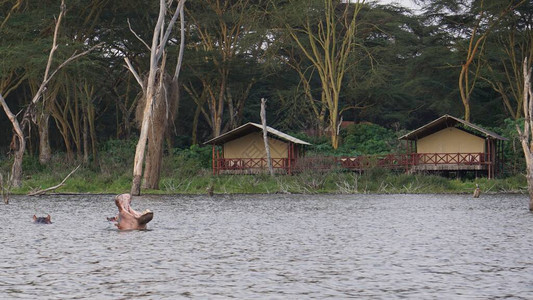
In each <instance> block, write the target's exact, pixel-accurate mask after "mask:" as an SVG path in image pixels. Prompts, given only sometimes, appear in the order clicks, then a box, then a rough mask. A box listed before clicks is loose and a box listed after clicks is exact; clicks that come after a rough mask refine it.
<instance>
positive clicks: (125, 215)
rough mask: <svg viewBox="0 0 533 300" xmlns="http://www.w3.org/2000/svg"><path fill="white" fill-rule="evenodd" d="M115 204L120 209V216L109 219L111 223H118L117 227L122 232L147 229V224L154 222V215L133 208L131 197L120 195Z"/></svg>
mask: <svg viewBox="0 0 533 300" xmlns="http://www.w3.org/2000/svg"><path fill="white" fill-rule="evenodd" d="M115 204H116V205H117V207H118V215H117V216H116V217H114V218H108V220H109V221H113V222H116V224H115V225H116V226H117V227H118V229H121V230H133V229H146V224H148V222H150V221H152V218H153V217H154V213H153V212H151V211H150V210H149V209H146V210H145V211H143V212H142V213H139V212H138V211H136V210H134V209H133V208H132V207H131V205H130V204H131V195H130V194H120V195H118V196H116V197H115Z"/></svg>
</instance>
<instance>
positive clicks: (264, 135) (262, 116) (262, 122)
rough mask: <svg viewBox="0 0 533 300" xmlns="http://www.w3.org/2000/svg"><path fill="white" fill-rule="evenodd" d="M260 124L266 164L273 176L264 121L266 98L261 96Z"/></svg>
mask: <svg viewBox="0 0 533 300" xmlns="http://www.w3.org/2000/svg"><path fill="white" fill-rule="evenodd" d="M261 125H263V140H264V141H265V151H266V155H267V166H268V171H269V172H270V176H274V168H272V157H271V156H270V146H269V145H268V130H267V123H266V99H265V98H261Z"/></svg>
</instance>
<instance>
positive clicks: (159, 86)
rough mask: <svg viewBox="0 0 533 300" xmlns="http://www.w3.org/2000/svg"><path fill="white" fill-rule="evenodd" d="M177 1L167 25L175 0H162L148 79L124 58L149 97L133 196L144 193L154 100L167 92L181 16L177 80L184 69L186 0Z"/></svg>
mask: <svg viewBox="0 0 533 300" xmlns="http://www.w3.org/2000/svg"><path fill="white" fill-rule="evenodd" d="M176 1H177V3H178V4H177V8H176V11H175V12H174V14H173V16H172V19H171V20H170V21H169V22H168V24H165V17H166V15H167V11H168V8H169V7H170V5H171V4H173V3H174V0H171V1H168V6H167V3H165V0H160V2H159V16H158V18H157V22H156V25H155V27H154V31H153V36H152V45H151V47H150V48H149V49H150V69H149V70H148V77H147V79H146V81H144V80H142V78H141V76H140V75H139V72H137V71H136V70H135V68H134V67H133V65H132V64H131V62H130V60H129V59H128V58H127V57H125V58H124V60H125V62H126V65H127V68H128V69H129V70H130V72H131V73H132V74H133V76H134V77H135V79H136V80H137V83H139V85H140V86H141V88H142V91H143V97H144V98H145V101H144V109H143V114H142V116H143V117H142V122H141V131H140V134H139V141H138V142H137V147H136V149H135V160H134V163H133V181H132V186H131V195H134V196H137V195H140V194H141V177H142V173H143V165H144V161H145V151H146V144H147V141H148V134H149V130H150V128H151V127H152V125H151V124H152V121H153V118H152V113H153V109H154V101H155V100H156V99H157V98H159V97H158V96H159V95H160V94H161V93H165V92H166V91H165V88H164V80H163V78H164V75H165V69H164V66H165V62H166V55H165V47H166V44H167V41H168V39H169V36H170V33H171V32H172V28H173V27H174V24H175V23H176V20H177V19H178V16H179V17H180V20H181V45H180V53H179V56H178V62H177V63H176V69H175V72H174V76H173V78H172V80H173V81H176V82H177V80H178V76H179V71H180V69H181V63H182V58H183V49H184V35H185V33H184V32H185V28H184V17H183V15H184V12H183V11H184V5H185V1H186V0H176ZM132 32H133V30H132ZM133 34H135V36H136V37H137V38H138V39H139V40H141V42H143V44H144V45H146V46H148V44H147V43H145V42H144V41H143V40H142V39H141V38H140V37H139V36H138V35H137V34H136V33H135V32H133Z"/></svg>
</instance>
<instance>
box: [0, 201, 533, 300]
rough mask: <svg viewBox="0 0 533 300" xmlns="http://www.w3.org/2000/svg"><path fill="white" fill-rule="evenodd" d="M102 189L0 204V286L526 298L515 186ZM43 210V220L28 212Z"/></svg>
mask: <svg viewBox="0 0 533 300" xmlns="http://www.w3.org/2000/svg"><path fill="white" fill-rule="evenodd" d="M132 206H133V207H134V208H135V209H136V210H144V209H145V208H150V209H151V210H152V211H154V219H153V220H152V222H150V223H149V224H148V226H149V230H147V231H128V232H120V231H118V230H117V229H116V228H115V227H114V226H113V224H111V223H109V222H108V221H107V220H106V217H108V216H113V215H115V214H116V211H117V210H116V207H115V204H114V202H113V195H91V196H43V197H33V198H30V197H22V196H12V197H11V198H10V204H9V205H0V207H1V208H0V211H1V213H0V227H1V233H0V242H1V248H0V249H1V250H0V298H1V299H17V298H22V299H36V298H39V299H87V298H92V299H143V298H144V299H181V298H197V299H225V298H238V299H252V298H260V299H309V298H316V299H323V298H328V297H329V298H335V299H342V298H364V299H395V298H417V299H465V298H466V299H472V298H478V299H494V298H504V297H511V298H517V299H520V298H522V299H533V214H532V213H530V212H529V211H528V209H527V207H528V199H527V196H525V195H486V194H484V195H482V196H481V197H480V198H478V199H473V198H472V197H471V196H470V195H254V196H249V195H247V196H244V195H232V196H229V195H216V196H214V197H212V198H207V197H205V196H144V197H140V198H134V200H133V202H132ZM48 213H49V214H50V215H51V216H52V221H53V224H51V225H39V224H33V223H32V216H33V215H34V214H37V215H38V216H44V215H46V214H48Z"/></svg>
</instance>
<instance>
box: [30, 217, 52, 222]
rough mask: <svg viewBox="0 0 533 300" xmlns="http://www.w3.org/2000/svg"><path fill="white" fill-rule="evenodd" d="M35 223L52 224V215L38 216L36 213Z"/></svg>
mask: <svg viewBox="0 0 533 300" xmlns="http://www.w3.org/2000/svg"><path fill="white" fill-rule="evenodd" d="M33 223H37V224H52V217H50V215H47V216H46V217H37V216H36V215H33Z"/></svg>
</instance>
